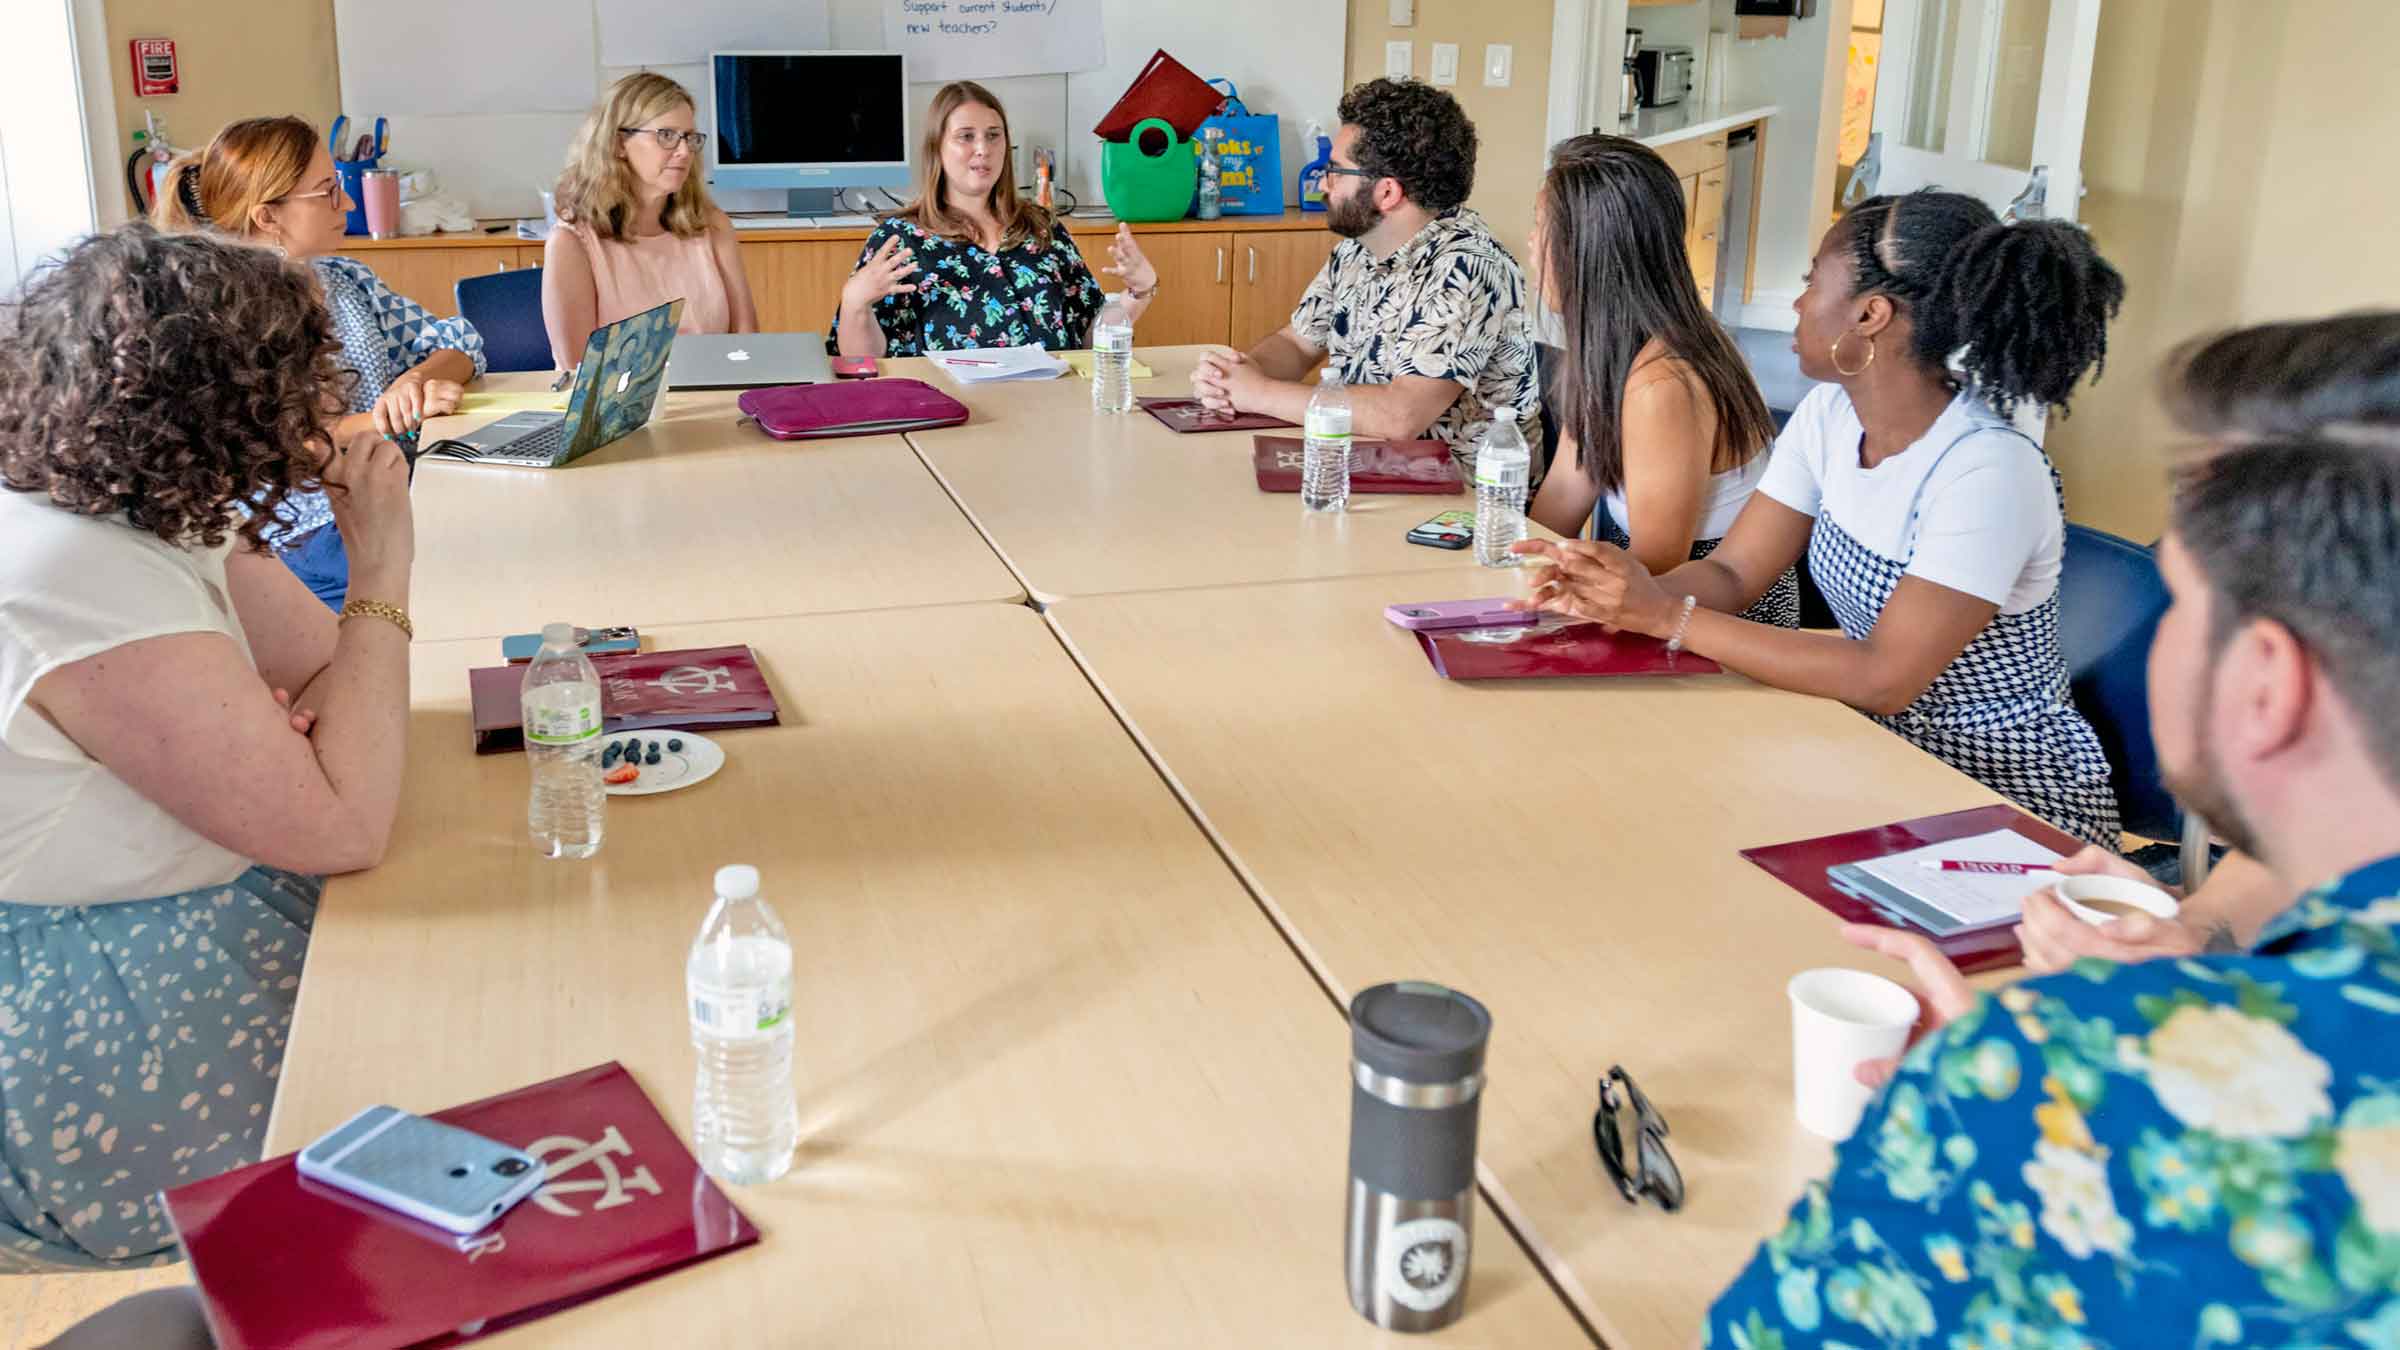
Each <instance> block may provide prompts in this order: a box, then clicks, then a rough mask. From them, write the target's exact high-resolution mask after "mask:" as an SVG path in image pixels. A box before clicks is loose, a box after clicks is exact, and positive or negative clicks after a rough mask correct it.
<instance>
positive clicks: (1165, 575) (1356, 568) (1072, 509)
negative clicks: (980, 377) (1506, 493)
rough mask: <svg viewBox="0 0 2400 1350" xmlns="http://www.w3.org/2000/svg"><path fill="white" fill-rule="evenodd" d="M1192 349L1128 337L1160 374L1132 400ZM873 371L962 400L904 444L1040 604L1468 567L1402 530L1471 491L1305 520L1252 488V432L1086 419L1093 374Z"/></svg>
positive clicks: (1180, 364)
mask: <svg viewBox="0 0 2400 1350" xmlns="http://www.w3.org/2000/svg"><path fill="white" fill-rule="evenodd" d="M1206 350H1207V348H1205V347H1140V348H1136V349H1135V351H1134V355H1135V356H1136V357H1138V358H1139V359H1141V360H1142V361H1143V362H1144V363H1146V364H1148V365H1149V366H1151V367H1152V368H1153V369H1155V370H1157V372H1158V374H1157V376H1156V377H1155V378H1153V379H1147V380H1136V381H1135V382H1134V386H1133V391H1134V396H1135V397H1137V398H1142V397H1153V396H1156V397H1182V396H1184V395H1188V394H1189V393H1190V392H1191V374H1192V367H1193V366H1194V365H1195V364H1196V363H1197V362H1198V360H1199V356H1200V353H1201V352H1203V351H1206ZM884 373H886V374H890V375H907V376H910V377H913V378H915V379H920V380H923V381H925V382H926V383H928V384H931V385H934V386H935V387H937V388H939V389H941V390H943V391H944V392H946V393H949V394H951V395H952V396H954V397H956V398H957V399H958V400H959V401H960V402H962V403H965V404H966V405H967V407H968V408H969V409H970V410H972V412H973V416H972V417H971V418H970V419H969V420H968V421H967V422H966V423H965V424H964V425H961V426H955V427H943V428H940V429H938V430H934V431H913V432H910V433H909V436H908V439H909V443H910V444H911V445H914V446H915V447H916V448H917V453H918V454H919V455H922V456H923V457H924V459H925V463H926V464H927V465H928V466H930V467H931V468H932V469H933V471H934V473H935V474H936V475H938V476H939V477H940V478H941V480H942V482H943V484H944V485H945V486H947V487H948V488H949V489H950V493H951V495H952V496H954V497H956V498H957V499H958V502H959V504H960V505H961V506H962V507H964V508H965V509H966V512H967V514H968V516H969V517H971V518H972V519H973V520H974V521H975V523H976V525H977V526H979V527H980V528H981V529H982V530H983V532H984V536H985V537H986V538H988V539H990V540H991V541H992V547H993V548H995V549H998V550H999V552H1000V556H1001V557H1003V558H1006V559H1007V560H1008V565H1009V566H1010V567H1011V568H1012V569H1014V570H1015V572H1016V574H1017V576H1018V577H1020V578H1022V579H1023V581H1024V582H1025V586H1026V589H1028V590H1030V591H1031V592H1033V595H1034V598H1036V599H1038V600H1041V601H1043V602H1045V603H1047V602H1049V601H1051V600H1056V599H1060V598H1063V597H1065V596H1070V595H1101V594H1107V593H1111V592H1117V591H1158V590H1172V589H1175V588H1178V587H1185V586H1231V585H1242V584H1247V583H1251V582H1262V581H1307V580H1314V579H1316V578H1320V577H1340V576H1361V575H1368V574H1373V573H1386V572H1452V573H1455V572H1460V571H1472V570H1473V569H1474V567H1475V558H1474V554H1473V552H1472V551H1471V550H1461V551H1457V552H1452V551H1449V550H1444V549H1436V548H1426V547H1424V546H1423V545H1419V544H1411V543H1409V542H1407V540H1405V539H1404V538H1402V536H1403V535H1405V534H1407V533H1408V531H1409V528H1410V527H1411V526H1414V525H1417V524H1419V523H1421V522H1423V521H1424V520H1426V519H1427V518H1428V517H1431V516H1433V515H1435V514H1436V513H1438V512H1442V511H1449V510H1459V509H1463V510H1470V511H1471V510H1473V509H1474V507H1475V498H1474V496H1473V494H1472V493H1462V494H1460V495H1458V496H1455V497H1442V496H1389V497H1383V496H1378V497H1368V496H1357V495H1353V496H1352V497H1351V498H1350V509H1349V510H1348V511H1345V512H1343V513H1341V514H1338V515H1330V516H1314V517H1312V516H1307V515H1304V514H1303V513H1302V512H1301V510H1300V499H1299V497H1298V496H1297V495H1295V494H1292V493H1267V492H1261V491H1259V490H1258V479H1257V477H1256V475H1255V474H1254V473H1253V472H1252V470H1251V467H1250V453H1251V452H1250V441H1251V437H1252V436H1253V435H1254V434H1255V433H1252V432H1247V431H1211V432H1192V433H1185V434H1178V433H1176V432H1172V431H1169V430H1167V428H1166V427H1165V426H1163V425H1161V424H1160V423H1159V421H1158V419H1156V418H1154V417H1151V416H1150V415H1148V414H1147V413H1143V412H1140V411H1138V410H1136V411H1134V412H1131V413H1127V414H1125V415H1124V416H1121V417H1112V416H1105V415H1102V414H1097V413H1094V412H1093V411H1092V385H1091V381H1089V380H1084V379H1078V378H1077V377H1075V376H1073V375H1068V376H1066V377H1064V378H1061V379H1056V380H1031V381H1007V382H1003V383H998V384H982V385H961V384H959V383H958V382H956V381H954V380H952V379H951V378H950V377H949V376H947V375H944V374H942V373H941V372H940V371H938V370H936V369H934V367H933V363H932V362H931V361H928V360H926V359H924V358H922V357H915V358H909V359H905V360H897V361H887V362H885V363H884ZM1284 434H1286V435H1296V434H1298V433H1297V432H1296V431H1294V432H1286V433H1284ZM1535 529H1536V530H1537V531H1538V530H1539V529H1540V527H1539V526H1536V527H1535ZM1544 533H1545V534H1546V532H1544Z"/></svg>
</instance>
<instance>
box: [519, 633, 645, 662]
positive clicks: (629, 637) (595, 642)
mask: <svg viewBox="0 0 2400 1350" xmlns="http://www.w3.org/2000/svg"><path fill="white" fill-rule="evenodd" d="M575 643H576V645H577V646H579V647H581V648H583V654H584V655H586V656H598V655H599V654H601V653H602V652H638V651H640V650H641V649H642V635H641V634H640V633H639V632H636V631H635V630H633V629H631V628H623V627H619V628H578V629H576V630H575ZM541 650H542V635H541V634H539V633H518V634H515V635H514V636H511V637H504V638H502V639H500V659H501V660H503V661H506V662H508V663H509V664H510V665H523V664H524V663H526V662H528V661H531V660H532V659H533V658H534V657H535V656H537V655H539V654H540V652H541Z"/></svg>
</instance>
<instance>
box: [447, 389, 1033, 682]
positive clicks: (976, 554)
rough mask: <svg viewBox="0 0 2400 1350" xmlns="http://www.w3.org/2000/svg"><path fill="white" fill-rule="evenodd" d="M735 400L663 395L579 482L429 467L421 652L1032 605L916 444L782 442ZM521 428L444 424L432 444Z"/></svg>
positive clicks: (575, 468) (464, 421) (586, 467)
mask: <svg viewBox="0 0 2400 1350" xmlns="http://www.w3.org/2000/svg"><path fill="white" fill-rule="evenodd" d="M549 382H550V377H549V376H547V375H540V374H510V375H497V376H491V377H488V378H486V379H484V380H482V381H479V382H477V384H476V385H475V386H474V388H473V389H472V390H471V391H470V392H480V391H484V390H495V391H515V392H527V391H532V390H539V389H546V388H547V387H548V386H549ZM735 397H736V395H734V394H732V393H670V394H667V395H664V396H663V397H662V398H661V400H660V405H659V409H658V412H657V415H656V416H654V417H653V418H652V419H651V421H650V424H649V425H648V426H645V427H643V428H642V429H641V430H639V431H636V432H634V433H633V434H632V435H630V436H627V437H626V438H624V439H623V440H620V441H618V442H616V443H615V444H613V445H606V446H602V447H601V448H600V449H598V450H595V451H593V452H592V453H591V454H589V455H586V456H585V457H583V458H582V459H579V460H576V461H575V462H574V463H572V464H569V465H566V466H565V467H563V468H556V469H521V468H508V467H505V466H501V465H486V464H465V463H460V462H457V461H454V460H444V459H441V458H438V457H428V458H425V459H421V460H419V461H418V462H417V478H416V486H415V490H414V492H413V494H412V496H413V498H414V505H415V507H416V517H417V569H416V577H415V584H414V594H413V595H412V597H411V604H410V606H409V609H410V613H411V615H412V616H413V617H414V618H415V620H416V624H417V635H418V637H419V638H421V639H425V640H429V641H431V640H440V639H445V638H462V637H484V638H490V637H502V636H506V635H508V634H510V633H529V632H533V631H535V630H537V629H539V628H540V627H541V626H542V625H543V623H545V622H548V621H553V620H558V621H564V622H568V623H578V624H588V625H597V624H636V625H640V626H644V627H648V626H652V625H656V624H663V623H699V622H712V621H715V620H720V619H739V618H750V617H755V616H760V615H774V614H818V613H829V612H833V611H839V610H854V609H873V608H885V607H899V606H908V605H933V604H951V603H961V602H968V601H980V600H1004V601H1020V600H1023V599H1024V597H1025V592H1024V589H1023V588H1022V587H1020V586H1018V585H1017V582H1016V579H1015V578H1013V577H1011V576H1010V575H1009V574H1008V569H1007V568H1006V567H1005V566H1003V565H1002V564H1001V562H1000V560H999V559H998V558H997V557H995V556H994V555H993V553H992V550H991V549H990V547H989V546H987V545H986V544H985V543H984V542H983V540H982V539H981V538H980V537H978V536H977V534H976V532H975V528H974V526H973V525H971V524H970V523H968V521H967V519H966V518H965V517H964V516H962V515H961V514H960V513H959V510H958V507H957V506H956V505H955V504H954V503H952V502H951V500H950V499H949V497H948V495H947V494H945V493H944V492H943V491H942V488H941V485H940V484H939V483H936V482H935V481H934V480H933V477H932V475H930V474H928V473H927V472H926V471H925V466H924V465H923V464H922V463H921V462H920V461H919V460H918V459H917V457H916V456H915V455H914V454H912V453H910V451H909V448H908V446H907V444H906V443H905V442H904V441H902V440H901V438H900V437H898V436H862V437H855V438H848V439H842V440H830V441H788V442H787V441H777V440H773V439H771V438H769V437H768V436H767V435H766V434H765V433H764V432H761V431H760V430H759V429H758V428H756V427H754V426H749V425H746V424H745V423H744V422H743V421H742V419H741V414H740V413H739V412H738V411H737V410H736V409H735V407H734V399H735ZM504 415H506V414H505V413H498V412H487V413H478V414H473V415H471V416H461V417H456V418H440V419H436V420H434V421H432V422H430V423H428V424H427V426H426V433H425V439H426V442H427V443H428V444H430V443H431V442H432V441H433V440H434V439H435V438H436V437H440V436H455V435H458V434H460V433H461V432H463V431H466V430H468V429H470V428H472V427H475V426H479V425H481V424H483V423H486V422H490V421H494V420H496V419H497V418H499V417H501V416H504Z"/></svg>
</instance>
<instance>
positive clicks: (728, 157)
mask: <svg viewBox="0 0 2400 1350" xmlns="http://www.w3.org/2000/svg"><path fill="white" fill-rule="evenodd" d="M708 90H709V121H710V124H711V127H712V130H713V134H712V135H711V136H710V138H709V150H710V156H711V161H710V164H711V172H710V175H709V181H710V183H712V184H713V185H715V186H716V187H719V188H783V189H785V190H786V191H787V192H789V193H790V197H789V203H790V211H791V214H793V215H796V216H799V215H824V214H828V213H830V212H833V211H835V210H836V209H837V206H836V203H835V197H834V194H835V193H836V191H838V190H839V189H842V188H889V189H905V188H907V187H908V186H909V183H910V180H911V177H912V175H913V174H914V172H915V170H914V166H913V165H911V164H910V162H909V143H908V127H909V107H908V68H907V64H906V61H905V60H904V58H902V56H901V55H900V53H898V52H711V53H709V81H708Z"/></svg>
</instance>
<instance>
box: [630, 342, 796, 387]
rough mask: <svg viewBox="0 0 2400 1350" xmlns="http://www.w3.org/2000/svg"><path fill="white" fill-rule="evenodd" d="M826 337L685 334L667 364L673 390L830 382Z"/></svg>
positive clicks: (669, 385)
mask: <svg viewBox="0 0 2400 1350" xmlns="http://www.w3.org/2000/svg"><path fill="white" fill-rule="evenodd" d="M832 382H833V365H832V363H831V362H829V361H828V360H826V357H825V335H824V334H823V333H685V334H683V335H682V336H681V337H678V338H676V339H675V355H674V357H673V358H672V359H671V360H669V361H668V362H667V387H668V388H669V389H767V388H772V387H774V386H777V385H785V384H831V383H832Z"/></svg>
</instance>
